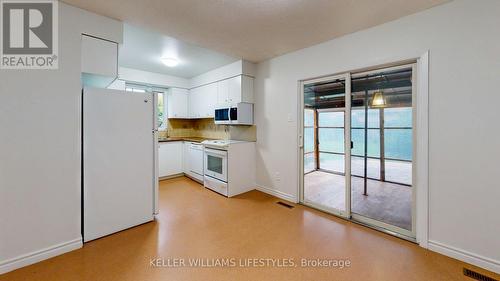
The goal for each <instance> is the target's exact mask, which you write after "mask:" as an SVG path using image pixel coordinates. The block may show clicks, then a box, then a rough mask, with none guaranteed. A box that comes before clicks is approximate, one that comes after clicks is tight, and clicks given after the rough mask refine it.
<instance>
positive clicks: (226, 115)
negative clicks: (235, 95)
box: [214, 102, 253, 125]
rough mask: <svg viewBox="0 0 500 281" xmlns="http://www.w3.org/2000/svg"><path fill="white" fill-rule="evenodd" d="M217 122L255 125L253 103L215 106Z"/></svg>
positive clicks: (215, 119)
mask: <svg viewBox="0 0 500 281" xmlns="http://www.w3.org/2000/svg"><path fill="white" fill-rule="evenodd" d="M214 121H215V124H224V125H253V103H247V102H239V103H237V104H235V105H230V106H229V105H225V106H220V107H216V108H215V114H214Z"/></svg>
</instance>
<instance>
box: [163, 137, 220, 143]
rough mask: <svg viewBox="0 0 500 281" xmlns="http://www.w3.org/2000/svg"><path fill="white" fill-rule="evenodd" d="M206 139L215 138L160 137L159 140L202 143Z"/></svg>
mask: <svg viewBox="0 0 500 281" xmlns="http://www.w3.org/2000/svg"><path fill="white" fill-rule="evenodd" d="M205 140H213V139H209V138H200V137H169V138H159V139H158V142H172V141H190V142H198V143H201V142H202V141H205Z"/></svg>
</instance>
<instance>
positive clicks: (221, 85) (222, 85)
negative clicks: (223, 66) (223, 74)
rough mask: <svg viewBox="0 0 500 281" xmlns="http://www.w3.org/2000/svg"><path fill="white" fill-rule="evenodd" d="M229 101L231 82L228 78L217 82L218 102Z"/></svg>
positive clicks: (224, 102)
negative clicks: (229, 82)
mask: <svg viewBox="0 0 500 281" xmlns="http://www.w3.org/2000/svg"><path fill="white" fill-rule="evenodd" d="M228 101H229V84H228V81H227V79H226V80H222V81H219V82H217V104H226V103H228Z"/></svg>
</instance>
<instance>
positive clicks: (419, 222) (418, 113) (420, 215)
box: [296, 50, 430, 248]
mask: <svg viewBox="0 0 500 281" xmlns="http://www.w3.org/2000/svg"><path fill="white" fill-rule="evenodd" d="M429 58H430V51H429V50H427V51H425V52H424V53H422V54H420V55H417V56H415V57H408V58H406V59H405V58H395V59H389V60H388V61H386V62H382V63H380V64H378V65H372V66H367V67H363V68H359V69H355V70H352V71H343V72H340V73H334V74H331V75H327V76H316V77H313V78H306V79H302V80H299V81H298V83H297V93H298V94H297V99H298V101H297V105H298V108H297V113H298V114H297V136H298V139H297V142H298V146H297V147H298V149H297V157H298V162H297V163H298V165H297V171H298V173H297V179H298V183H297V197H296V201H297V202H303V194H302V191H303V184H304V173H303V167H304V166H303V165H304V159H303V145H304V139H303V118H304V115H303V108H304V98H303V94H304V93H303V86H304V83H303V82H304V81H311V80H313V79H321V78H325V77H330V78H331V77H333V76H335V75H342V74H345V73H359V72H365V71H368V70H375V69H381V68H388V67H393V66H398V65H404V64H412V63H415V64H416V66H415V69H414V72H413V75H414V91H413V95H414V96H413V97H414V100H413V103H414V108H415V109H414V112H413V116H414V120H413V122H414V128H413V132H414V135H413V140H414V145H413V151H414V156H413V158H414V159H413V161H414V163H413V175H412V176H413V178H412V182H413V186H414V187H413V188H414V191H415V192H414V196H415V199H414V200H413V204H414V206H415V209H414V212H413V213H414V216H415V218H414V219H413V222H412V227H413V228H412V229H413V230H414V231H415V242H416V243H418V244H419V245H420V246H421V247H423V248H428V247H429V246H428V244H429ZM415 76H416V77H415ZM349 82H350V79H349ZM349 119H350V118H349ZM415 123H416V124H415ZM349 127H350V124H349ZM349 131H350V130H349ZM346 193H347V192H346ZM349 204H350V200H349ZM322 211H327V212H328V210H322ZM360 223H361V224H363V223H362V222H360ZM379 230H382V231H384V230H383V229H379ZM385 232H387V233H389V234H391V235H395V233H392V232H391V231H388V230H386V231H385ZM396 236H398V235H397V234H396ZM403 238H405V237H403Z"/></svg>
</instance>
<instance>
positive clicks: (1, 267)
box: [0, 238, 83, 274]
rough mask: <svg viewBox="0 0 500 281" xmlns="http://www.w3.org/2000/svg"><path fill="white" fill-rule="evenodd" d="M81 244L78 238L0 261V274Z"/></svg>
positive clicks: (80, 239)
mask: <svg viewBox="0 0 500 281" xmlns="http://www.w3.org/2000/svg"><path fill="white" fill-rule="evenodd" d="M82 245H83V243H82V238H78V239H75V240H71V241H67V242H64V243H61V244H58V245H54V246H51V247H48V248H45V249H41V250H38V251H35V252H31V253H28V254H25V255H21V256H18V257H15V258H13V259H10V260H6V261H0V274H3V273H7V272H9V271H12V270H15V269H18V268H21V267H24V266H28V265H30V264H34V263H37V262H39V261H43V260H46V259H49V258H52V257H55V256H58V255H62V254H64V253H67V252H70V251H73V250H76V249H79V248H81V247H82Z"/></svg>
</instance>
